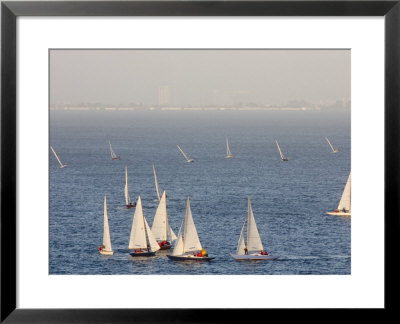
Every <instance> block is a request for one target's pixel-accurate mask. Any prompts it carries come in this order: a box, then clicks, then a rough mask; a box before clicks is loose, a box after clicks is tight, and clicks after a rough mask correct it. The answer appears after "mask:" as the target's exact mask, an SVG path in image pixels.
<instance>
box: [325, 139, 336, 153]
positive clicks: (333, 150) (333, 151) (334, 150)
mask: <svg viewBox="0 0 400 324" xmlns="http://www.w3.org/2000/svg"><path fill="white" fill-rule="evenodd" d="M325 139H326V141H327V142H328V144H329V146H330V147H331V150H332V153H337V152H338V149H334V148H333V146H332V144H331V142H330V141H329V139H328V137H325Z"/></svg>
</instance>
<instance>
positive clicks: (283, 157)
mask: <svg viewBox="0 0 400 324" xmlns="http://www.w3.org/2000/svg"><path fill="white" fill-rule="evenodd" d="M275 143H276V146H277V147H278V150H279V154H280V156H281V159H282V160H284V159H285V156H284V155H283V153H282V150H281V147H280V146H279V144H278V141H276V140H275Z"/></svg>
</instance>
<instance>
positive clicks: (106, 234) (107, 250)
mask: <svg viewBox="0 0 400 324" xmlns="http://www.w3.org/2000/svg"><path fill="white" fill-rule="evenodd" d="M99 252H100V254H103V255H113V254H114V251H113V250H112V247H111V238H110V228H109V227H108V215H107V197H106V196H104V228H103V245H101V246H99Z"/></svg>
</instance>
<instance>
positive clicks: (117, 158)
mask: <svg viewBox="0 0 400 324" xmlns="http://www.w3.org/2000/svg"><path fill="white" fill-rule="evenodd" d="M111 160H119V156H118V157H116V158H111Z"/></svg>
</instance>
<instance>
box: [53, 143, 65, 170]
mask: <svg viewBox="0 0 400 324" xmlns="http://www.w3.org/2000/svg"><path fill="white" fill-rule="evenodd" d="M50 148H51V150H52V151H53V154H54V156H55V157H56V159H57V161H58V163H59V164H60V168H63V167H65V166H66V164H65V165H64V164H63V163H62V162H61V160H60V158H59V157H58V155H57V153H56V151H54V149H53V147H52V146H50Z"/></svg>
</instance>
